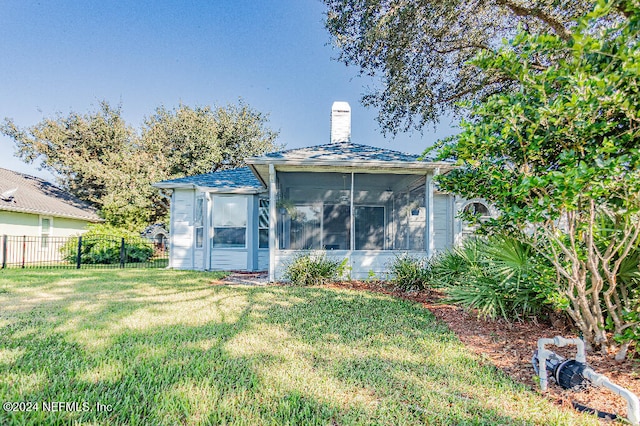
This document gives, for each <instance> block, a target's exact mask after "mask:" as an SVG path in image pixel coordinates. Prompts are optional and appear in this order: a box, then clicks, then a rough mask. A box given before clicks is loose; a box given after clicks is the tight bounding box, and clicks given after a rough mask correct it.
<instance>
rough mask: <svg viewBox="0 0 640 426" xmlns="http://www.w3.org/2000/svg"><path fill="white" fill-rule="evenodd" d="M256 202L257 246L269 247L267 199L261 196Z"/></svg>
mask: <svg viewBox="0 0 640 426" xmlns="http://www.w3.org/2000/svg"><path fill="white" fill-rule="evenodd" d="M258 203H259V207H258V248H269V200H267V199H265V198H261V199H260V200H259V201H258Z"/></svg>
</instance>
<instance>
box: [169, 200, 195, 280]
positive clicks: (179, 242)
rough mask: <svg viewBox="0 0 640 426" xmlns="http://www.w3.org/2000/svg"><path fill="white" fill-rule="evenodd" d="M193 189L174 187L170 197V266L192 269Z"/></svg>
mask: <svg viewBox="0 0 640 426" xmlns="http://www.w3.org/2000/svg"><path fill="white" fill-rule="evenodd" d="M194 198H195V190H193V189H176V190H175V191H174V193H173V197H172V207H173V208H172V212H171V213H172V215H171V263H170V265H171V267H172V268H177V269H193V266H194V265H193V245H194V241H193V207H194Z"/></svg>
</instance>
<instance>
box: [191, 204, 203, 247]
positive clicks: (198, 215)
mask: <svg viewBox="0 0 640 426" xmlns="http://www.w3.org/2000/svg"><path fill="white" fill-rule="evenodd" d="M193 224H194V228H195V233H196V248H202V247H204V198H202V197H200V198H196V211H195V216H194V220H193Z"/></svg>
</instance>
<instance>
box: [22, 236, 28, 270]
mask: <svg viewBox="0 0 640 426" xmlns="http://www.w3.org/2000/svg"><path fill="white" fill-rule="evenodd" d="M26 255H27V236H26V235H23V236H22V267H23V268H24V261H25V256H26Z"/></svg>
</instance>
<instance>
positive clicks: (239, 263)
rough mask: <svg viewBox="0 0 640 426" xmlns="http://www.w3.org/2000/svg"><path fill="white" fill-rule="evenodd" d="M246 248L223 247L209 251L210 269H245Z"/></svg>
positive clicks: (246, 267) (246, 266)
mask: <svg viewBox="0 0 640 426" xmlns="http://www.w3.org/2000/svg"><path fill="white" fill-rule="evenodd" d="M247 257H248V252H247V250H239V249H226V250H225V249H223V250H216V249H213V250H212V251H211V269H212V270H214V271H246V270H248V269H251V268H250V267H248V265H247Z"/></svg>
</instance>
